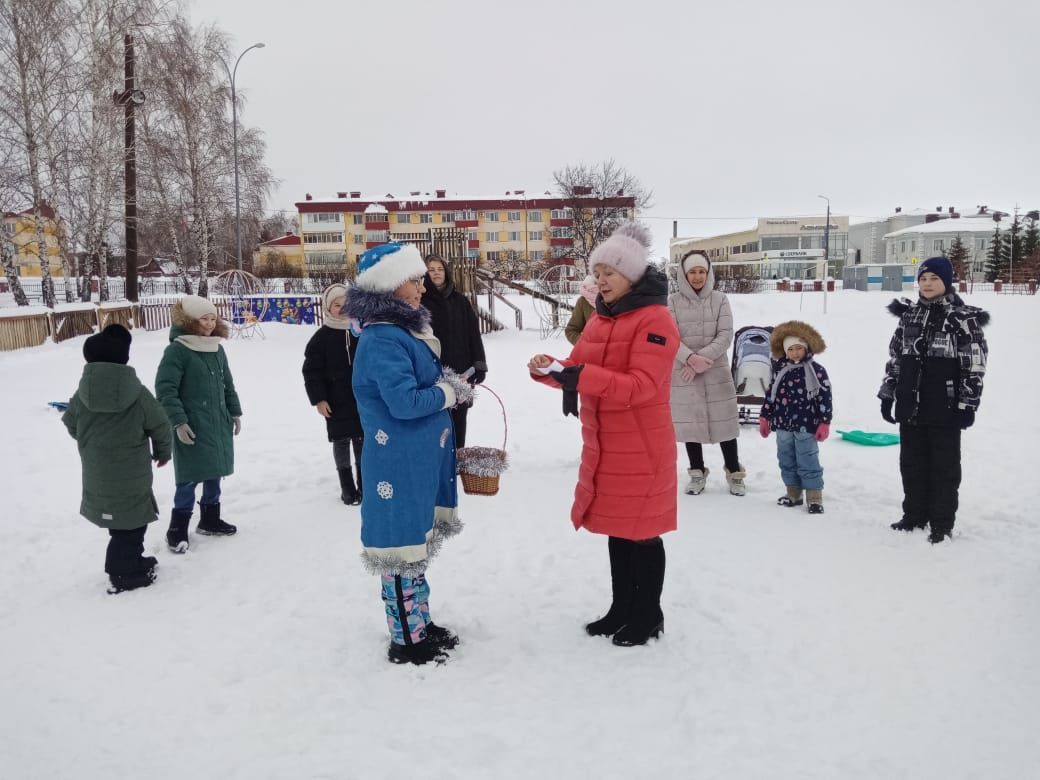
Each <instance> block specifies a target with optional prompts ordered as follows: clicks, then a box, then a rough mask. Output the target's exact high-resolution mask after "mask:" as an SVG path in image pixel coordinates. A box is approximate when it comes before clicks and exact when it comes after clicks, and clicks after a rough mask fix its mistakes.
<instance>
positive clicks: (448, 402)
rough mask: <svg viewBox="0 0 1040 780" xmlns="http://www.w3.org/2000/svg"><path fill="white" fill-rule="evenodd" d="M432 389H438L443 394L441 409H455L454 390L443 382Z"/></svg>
mask: <svg viewBox="0 0 1040 780" xmlns="http://www.w3.org/2000/svg"><path fill="white" fill-rule="evenodd" d="M434 387H439V388H440V389H441V392H442V393H444V406H443V407H441V408H443V409H452V408H454V407H455V390H454V389H453V388H452V386H451V385H449V384H448V383H447V382H445V381H443V380H442V381H440V382H437V383H436V384H435V385H434Z"/></svg>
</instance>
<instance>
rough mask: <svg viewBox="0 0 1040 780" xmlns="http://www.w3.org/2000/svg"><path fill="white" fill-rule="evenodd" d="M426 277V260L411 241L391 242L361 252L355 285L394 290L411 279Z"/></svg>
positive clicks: (386, 290)
mask: <svg viewBox="0 0 1040 780" xmlns="http://www.w3.org/2000/svg"><path fill="white" fill-rule="evenodd" d="M424 276H426V263H424V262H423V259H422V255H421V254H419V250H418V249H416V248H415V247H414V246H412V245H411V244H398V243H389V244H382V245H381V246H377V247H373V248H372V249H369V250H368V251H367V252H365V253H364V254H363V255H361V258H360V259H359V260H358V265H357V279H355V280H354V284H356V285H357V286H358V287H360V288H361V289H362V290H367V291H368V292H374V293H392V292H393V291H394V290H396V289H397V288H398V287H400V286H401V285H402V284H404V283H405V282H407V281H408V280H409V279H422V278H423V277H424Z"/></svg>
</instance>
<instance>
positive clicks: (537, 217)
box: [527, 211, 542, 222]
mask: <svg viewBox="0 0 1040 780" xmlns="http://www.w3.org/2000/svg"><path fill="white" fill-rule="evenodd" d="M527 221H528V222H541V221H542V212H540V211H529V212H527Z"/></svg>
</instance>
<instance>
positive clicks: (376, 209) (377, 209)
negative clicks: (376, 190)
mask: <svg viewBox="0 0 1040 780" xmlns="http://www.w3.org/2000/svg"><path fill="white" fill-rule="evenodd" d="M365 213H366V214H388V213H389V212H388V211H387V210H386V206H384V205H383V204H381V203H370V204H368V207H367V208H366V209H365Z"/></svg>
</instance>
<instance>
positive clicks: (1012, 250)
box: [1004, 211, 1025, 282]
mask: <svg viewBox="0 0 1040 780" xmlns="http://www.w3.org/2000/svg"><path fill="white" fill-rule="evenodd" d="M1008 234H1010V238H1009V237H1008ZM1004 236H1005V239H1004V240H1005V242H1006V244H1007V247H1008V250H1007V251H1008V274H1007V276H1006V277H1004V279H1005V281H1007V282H1014V281H1015V279H1020V278H1021V277H1022V260H1023V258H1024V257H1025V253H1024V252H1023V251H1022V221H1021V220H1020V219H1019V218H1018V211H1016V212H1015V218H1014V219H1013V220H1012V221H1011V225H1010V226H1009V227H1008V229H1007V231H1005V233H1004ZM1012 277H1014V278H1012Z"/></svg>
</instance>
